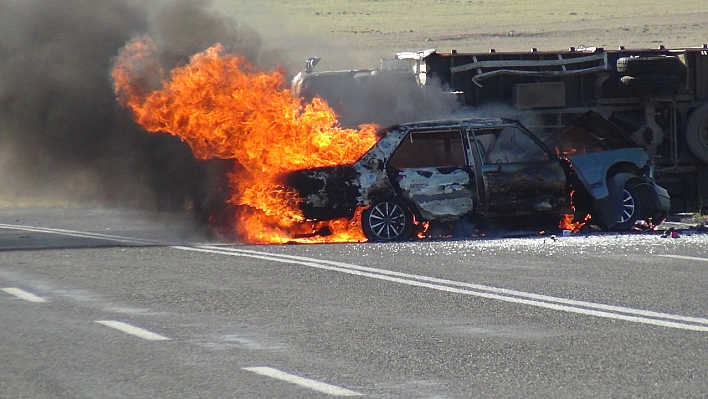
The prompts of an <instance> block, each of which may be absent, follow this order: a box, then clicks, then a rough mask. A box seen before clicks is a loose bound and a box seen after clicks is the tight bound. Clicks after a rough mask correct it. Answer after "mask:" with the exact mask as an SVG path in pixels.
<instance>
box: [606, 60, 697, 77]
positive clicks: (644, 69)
mask: <svg viewBox="0 0 708 399" xmlns="http://www.w3.org/2000/svg"><path fill="white" fill-rule="evenodd" d="M617 72H619V73H621V74H623V75H630V76H646V75H674V76H677V77H679V78H680V77H685V76H686V65H684V64H683V62H681V60H680V59H679V58H678V57H674V56H669V55H658V56H649V57H622V58H619V59H618V60H617Z"/></svg>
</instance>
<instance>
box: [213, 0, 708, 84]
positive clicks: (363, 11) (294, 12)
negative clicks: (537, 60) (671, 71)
mask: <svg viewBox="0 0 708 399" xmlns="http://www.w3.org/2000/svg"><path fill="white" fill-rule="evenodd" d="M215 6H216V8H217V9H218V10H219V12H222V13H225V14H229V15H233V16H234V17H235V18H236V20H237V21H239V22H240V23H243V24H246V25H248V26H251V27H252V28H254V29H255V30H257V31H258V32H259V33H260V34H261V36H262V37H263V39H264V46H265V47H266V48H269V49H275V50H278V51H284V52H286V53H287V54H288V57H289V59H291V60H293V61H294V60H304V59H305V58H307V57H308V56H312V55H317V56H322V57H323V61H322V63H321V64H320V65H321V66H320V67H318V69H323V70H324V69H333V68H358V67H371V66H372V65H371V63H372V62H375V60H376V59H378V58H380V57H382V56H391V55H393V54H395V53H396V52H399V51H416V50H423V49H428V48H435V49H438V50H441V51H449V50H451V49H456V50H458V51H487V50H488V49H490V48H495V49H497V51H516V50H529V49H531V48H534V47H535V48H538V49H539V50H560V49H565V48H567V47H570V46H576V47H577V46H581V45H583V46H598V47H605V48H616V47H618V46H620V45H624V46H626V47H658V46H659V45H662V44H663V45H665V46H667V47H688V46H700V45H701V44H703V43H708V0H675V1H671V2H667V1H657V0H644V1H639V0H623V1H616V0H596V1H593V2H588V1H579V0H547V1H543V2H540V1H528V0H527V1H524V0H338V1H335V0H216V4H215ZM298 62H299V61H298ZM291 66H292V67H297V68H301V65H299V63H298V64H297V65H291Z"/></svg>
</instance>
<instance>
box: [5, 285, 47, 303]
mask: <svg viewBox="0 0 708 399" xmlns="http://www.w3.org/2000/svg"><path fill="white" fill-rule="evenodd" d="M2 290H3V291H5V292H7V293H8V294H10V295H14V296H16V297H18V298H20V299H24V300H25V301H28V302H34V303H44V302H48V301H47V300H46V299H44V298H41V297H38V296H37V295H35V294H32V293H29V292H27V291H24V290H21V289H19V288H12V287H10V288H3V289H2Z"/></svg>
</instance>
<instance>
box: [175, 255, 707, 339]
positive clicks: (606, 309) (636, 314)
mask: <svg viewBox="0 0 708 399" xmlns="http://www.w3.org/2000/svg"><path fill="white" fill-rule="evenodd" d="M173 248H177V249H182V250H185V251H197V252H206V253H213V254H222V255H230V256H244V257H251V258H256V259H263V260H270V261H274V262H281V263H291V264H299V265H303V266H309V267H314V268H318V269H323V270H331V271H337V272H341V273H347V274H352V275H357V276H362V277H369V278H374V279H379V280H386V281H390V282H396V283H401V284H406V285H411V286H417V287H424V288H430V289H434V290H438V291H446V292H451V293H456V294H463V295H472V296H477V297H481V298H487V299H495V300H500V301H505V302H511V303H517V304H523V305H529V306H536V307H541V308H546V309H553V310H560V311H564V312H571V313H579V314H584V315H589V316H597V317H605V318H611V319H618V320H624V321H631V322H635V323H643V324H651V325H657V326H662V327H670V328H678V329H683V330H691V331H702V332H708V319H706V318H702V317H692V316H682V315H674V314H669V313H661V312H654V311H649V310H642V309H633V308H628V307H623V306H613V305H605V304H600V303H593V302H585V301H577V300H573V299H565V298H558V297H552V296H548V295H539V294H533V293H529V292H523V291H515V290H509V289H505V288H497V287H490V286H484V285H480V284H472V283H463V282H458V281H452V280H445V279H439V278H435V277H428V276H420V275H415V274H408V273H401V272H394V271H390V270H383V269H376V268H372V267H366V266H357V265H351V264H347V263H341V262H333V261H327V260H319V259H313V258H307V257H300V256H292V255H281V254H273V253H268V252H260V251H251V250H243V249H236V248H222V247H212V246H199V247H183V246H174V247H173ZM455 287H463V288H455Z"/></svg>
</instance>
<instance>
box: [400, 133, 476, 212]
mask: <svg viewBox="0 0 708 399" xmlns="http://www.w3.org/2000/svg"><path fill="white" fill-rule="evenodd" d="M387 173H388V175H389V179H390V181H391V183H392V184H393V185H394V188H395V189H396V191H398V192H399V193H400V196H401V197H403V198H405V199H406V200H408V201H409V202H411V203H412V204H413V205H414V206H415V207H416V208H417V210H418V212H419V214H420V215H421V216H422V217H423V218H424V219H426V220H439V221H453V220H456V219H459V218H460V216H462V215H464V214H466V213H469V212H471V211H472V210H473V209H474V206H475V202H476V201H475V181H474V174H473V173H472V171H471V167H470V166H469V163H468V162H467V151H466V147H465V145H464V141H463V138H462V132H461V130H460V129H459V128H455V129H441V130H438V129H431V130H416V131H411V132H409V133H408V135H407V136H406V137H405V138H404V139H403V140H402V141H401V144H400V145H399V146H398V148H397V149H396V151H395V152H394V153H393V155H392V156H391V158H390V159H389V161H388V163H387Z"/></svg>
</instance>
